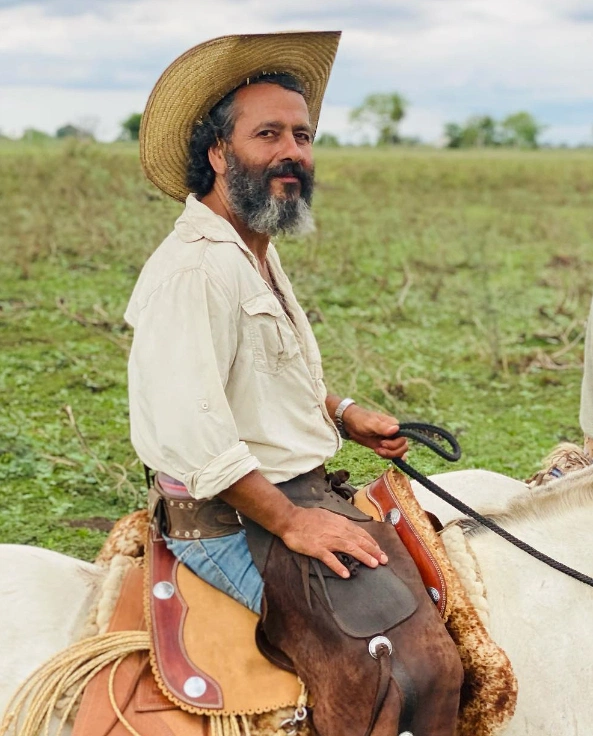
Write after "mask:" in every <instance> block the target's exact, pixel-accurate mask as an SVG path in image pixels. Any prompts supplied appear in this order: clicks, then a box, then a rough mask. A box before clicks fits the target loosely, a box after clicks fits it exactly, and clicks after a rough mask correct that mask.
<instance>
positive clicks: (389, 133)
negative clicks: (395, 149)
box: [350, 92, 408, 146]
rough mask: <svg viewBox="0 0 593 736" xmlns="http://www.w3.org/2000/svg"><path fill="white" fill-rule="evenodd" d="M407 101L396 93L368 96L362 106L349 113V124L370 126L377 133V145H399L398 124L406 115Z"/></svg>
mask: <svg viewBox="0 0 593 736" xmlns="http://www.w3.org/2000/svg"><path fill="white" fill-rule="evenodd" d="M407 106H408V103H407V101H406V100H405V99H404V98H403V97H402V96H401V95H400V94H398V93H397V92H391V93H375V94H372V95H368V96H367V97H365V99H364V100H363V103H362V105H360V106H359V107H356V108H354V110H352V111H351V112H350V122H351V123H354V124H355V125H359V126H361V127H364V126H371V127H373V128H374V129H375V130H376V132H377V145H379V146H381V145H394V144H396V143H399V141H400V137H399V124H400V122H401V121H402V120H403V118H404V116H405V114H406V108H407Z"/></svg>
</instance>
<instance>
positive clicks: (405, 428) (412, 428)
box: [0, 422, 593, 736]
mask: <svg viewBox="0 0 593 736" xmlns="http://www.w3.org/2000/svg"><path fill="white" fill-rule="evenodd" d="M420 428H421V429H422V431H417V430H419V429H420ZM427 434H431V435H433V436H438V437H442V438H443V439H445V440H447V442H449V443H450V444H451V447H452V448H453V452H447V451H446V450H445V449H444V448H442V447H441V446H440V445H437V443H436V442H434V441H433V440H432V439H430V438H429V437H428V436H426V435H427ZM394 437H408V438H410V439H413V440H416V441H417V442H420V443H421V444H423V445H426V446H427V447H430V448H431V449H432V450H434V451H435V452H436V453H437V454H438V455H440V456H441V457H444V458H446V459H450V460H458V459H459V457H460V455H461V450H460V449H459V444H458V442H457V440H456V439H455V438H454V437H453V436H452V435H451V434H450V433H449V432H447V431H446V430H444V429H442V428H441V427H436V426H433V425H431V424H418V423H412V422H410V423H409V424H401V425H400V428H399V431H398V432H397V433H396V434H395V435H394ZM436 448H438V450H437V449H436ZM458 450H459V452H458ZM447 456H448V457H447ZM392 462H393V464H394V465H395V466H396V467H398V468H399V469H400V470H401V471H403V472H404V473H406V475H409V476H410V478H412V479H413V480H415V481H417V482H418V483H420V484H421V485H423V486H424V487H425V488H426V489H427V490H429V491H430V492H431V493H434V494H435V496H438V497H439V498H440V499H442V500H443V501H445V502H446V503H448V504H450V505H451V506H453V507H454V508H456V509H457V510H458V511H461V513H462V514H465V515H466V516H471V518H472V519H475V520H476V521H477V522H478V523H480V524H482V526H485V527H486V528H487V529H490V531H492V532H494V533H495V534H498V536H499V537H502V538H503V539H504V540H506V541H507V542H510V543H511V544H513V545H514V546H515V547H518V548H519V549H520V550H522V551H523V552H526V553H527V554H528V555H531V557H535V559H536V560H539V561H540V562H544V563H545V564H546V565H549V566H550V567H552V568H554V570H558V571H559V572H563V573H564V574H565V575H568V576H569V577H571V578H574V579H575V580H578V581H579V582H581V583H584V584H585V585H589V586H591V587H593V578H592V577H590V576H589V575H585V574H584V573H582V572H579V571H578V570H574V569H573V568H572V567H569V566H568V565H565V564H563V563H562V562H558V560H555V559H553V558H552V557H549V556H548V555H546V554H544V553H543V552H540V551H539V550H537V549H535V547H532V546H531V545H530V544H527V542H523V541H522V540H521V539H518V538H517V537H515V536H514V535H513V534H511V533H510V532H507V530H506V529H503V528H502V527H501V526H499V525H498V524H497V523H496V522H495V521H492V519H489V518H488V517H487V516H482V514H479V513H478V512H477V511H475V510H474V509H472V508H471V506H468V505H467V504H465V503H463V501H460V500H459V499H458V498H455V496H452V495H451V494H450V493H449V492H448V491H445V489H444V488H441V487H440V486H438V485H437V484H436V483H433V481H431V480H430V479H429V478H427V477H426V476H425V475H422V473H419V472H418V471H417V470H416V469H415V468H413V467H412V466H411V465H408V463H407V462H406V461H405V460H402V459H401V458H399V457H394V458H392ZM0 736H1V735H0Z"/></svg>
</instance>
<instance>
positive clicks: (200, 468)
mask: <svg viewBox="0 0 593 736" xmlns="http://www.w3.org/2000/svg"><path fill="white" fill-rule="evenodd" d="M237 319H238V315H237V313H236V310H235V309H233V307H232V306H231V303H230V301H229V298H228V295H227V294H226V293H225V291H224V289H223V288H222V287H221V285H220V284H217V283H213V282H212V279H211V277H209V276H208V275H207V274H206V273H205V272H204V271H202V270H201V269H200V268H194V269H189V270H186V271H182V272H178V273H176V274H174V275H173V276H171V277H170V278H168V279H167V280H166V281H164V282H163V283H161V284H160V285H159V286H158V288H157V289H156V290H155V291H154V292H153V293H152V294H150V296H149V297H148V299H147V301H146V303H145V304H143V305H141V308H140V309H139V310H138V312H137V314H136V315H135V319H134V324H133V326H134V340H133V344H132V350H131V353H130V360H129V395H130V423H131V436H132V443H133V445H134V447H135V449H136V452H137V453H138V455H139V457H140V459H141V460H142V461H143V462H144V463H146V464H147V465H148V466H149V467H151V468H156V469H158V470H163V471H164V472H166V473H168V474H169V475H171V476H173V477H175V478H177V479H179V480H181V481H182V482H183V483H184V484H185V485H186V486H187V488H188V490H189V492H190V493H191V494H192V495H193V496H194V497H195V498H210V497H212V496H215V495H216V494H217V493H220V492H221V491H223V490H225V489H227V488H228V487H229V486H230V485H231V484H232V483H234V482H236V481H237V480H239V479H240V478H242V477H243V476H245V475H246V474H247V473H249V472H251V471H252V470H255V469H256V468H258V467H259V462H258V460H257V458H255V457H254V456H253V455H252V454H250V452H249V449H248V447H247V445H246V444H245V443H244V442H242V441H241V440H240V438H239V435H238V431H237V427H236V424H235V421H234V418H233V414H232V412H231V409H230V407H229V404H228V401H227V398H226V395H225V386H226V382H227V380H228V376H229V370H230V367H231V365H232V363H233V359H234V356H235V352H236V349H237Z"/></svg>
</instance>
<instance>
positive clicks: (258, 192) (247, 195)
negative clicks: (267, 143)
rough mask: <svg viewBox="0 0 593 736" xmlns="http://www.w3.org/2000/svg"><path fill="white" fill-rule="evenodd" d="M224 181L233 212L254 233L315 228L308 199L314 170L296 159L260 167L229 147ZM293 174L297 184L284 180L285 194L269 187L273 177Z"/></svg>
mask: <svg viewBox="0 0 593 736" xmlns="http://www.w3.org/2000/svg"><path fill="white" fill-rule="evenodd" d="M226 162H227V174H226V184H227V189H228V197H229V203H230V206H231V209H232V210H233V213H234V214H235V215H236V216H237V217H239V218H240V219H241V220H242V221H243V222H244V223H245V225H246V226H247V227H248V228H249V230H251V231H252V232H254V233H262V234H265V235H277V234H278V233H283V234H287V235H306V234H307V233H311V232H313V231H314V230H315V223H314V221H313V213H312V212H311V200H312V198H313V185H314V170H313V169H311V170H308V169H305V168H304V167H303V166H302V164H300V163H298V162H296V161H286V162H285V163H282V164H279V165H278V166H273V167H269V168H266V169H261V168H258V167H256V166H248V165H247V164H244V163H243V162H242V161H241V160H240V159H239V157H238V156H236V155H235V154H234V153H233V152H232V151H228V152H227V155H226ZM277 176H293V177H295V178H296V179H298V182H299V183H298V184H297V183H293V184H284V196H281V197H279V196H276V195H275V194H272V193H271V191H270V184H271V182H272V179H273V178H274V177H277Z"/></svg>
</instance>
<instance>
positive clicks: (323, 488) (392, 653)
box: [243, 471, 463, 736]
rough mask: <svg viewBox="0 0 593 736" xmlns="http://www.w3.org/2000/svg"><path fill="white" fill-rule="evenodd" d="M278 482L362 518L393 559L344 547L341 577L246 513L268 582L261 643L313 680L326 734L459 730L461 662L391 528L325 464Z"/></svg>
mask: <svg viewBox="0 0 593 736" xmlns="http://www.w3.org/2000/svg"><path fill="white" fill-rule="evenodd" d="M278 487H279V488H280V489H281V490H282V491H283V492H284V493H285V494H286V495H287V496H288V498H290V499H291V501H292V502H293V503H294V504H295V505H297V506H303V507H314V506H316V507H321V508H325V509H327V510H329V511H331V512H333V513H337V514H340V515H342V516H345V517H347V518H349V519H350V520H352V521H353V522H354V523H356V524H361V525H363V526H364V528H365V530H366V531H367V532H368V533H369V534H371V536H373V537H374V538H375V539H376V540H377V542H378V543H379V545H380V547H381V549H382V550H383V551H384V552H385V553H386V554H387V556H388V558H389V562H388V564H387V565H379V566H378V567H377V568H370V567H367V566H365V565H362V564H359V563H358V562H357V561H356V560H354V559H352V558H350V557H349V556H348V555H345V554H340V553H339V554H338V557H339V558H340V560H341V561H342V562H343V563H344V564H345V565H346V567H348V568H349V569H350V572H351V576H350V578H347V579H343V578H341V577H339V576H338V575H336V574H335V573H333V572H332V571H331V570H330V569H329V568H328V567H327V566H326V565H324V564H323V563H321V562H320V561H319V560H316V559H314V558H310V557H307V556H304V555H300V554H297V553H294V552H292V551H291V550H289V549H288V548H287V547H286V545H285V544H284V543H283V542H282V540H280V539H279V538H278V537H275V536H273V535H271V534H270V533H269V532H267V531H266V530H265V529H263V528H262V527H260V526H259V525H257V524H255V523H254V522H252V521H250V520H249V519H243V523H244V525H245V528H246V530H247V540H248V544H249V547H250V551H251V553H252V555H253V559H254V562H255V564H256V565H257V567H258V569H259V570H260V572H261V574H262V577H263V579H264V597H263V601H262V615H261V618H260V621H259V623H258V629H257V638H258V644H259V646H260V649H261V651H262V653H264V654H265V655H266V656H267V657H268V658H269V659H270V660H271V661H273V662H274V663H275V664H277V665H279V666H281V667H284V668H285V669H289V670H291V671H293V672H296V673H297V674H298V675H299V676H300V677H301V679H302V680H303V681H304V682H305V684H306V685H307V687H308V689H309V692H310V694H311V696H312V699H313V702H314V707H313V724H314V727H315V729H316V731H317V733H318V734H319V736H344V734H346V733H347V734H348V736H397V734H400V733H404V732H411V733H412V734H414V736H453V734H454V733H455V724H456V718H457V712H458V706H459V692H460V688H461V683H462V679H463V670H462V667H461V662H460V659H459V655H458V653H457V649H456V647H455V645H454V643H453V641H452V640H451V638H450V637H449V634H448V633H447V631H446V629H445V626H444V624H443V621H442V619H441V617H440V616H439V613H438V611H437V609H436V607H435V605H434V604H433V602H432V601H431V599H430V597H429V595H428V594H427V592H426V589H425V587H424V584H423V583H422V579H421V577H420V575H419V573H418V570H417V568H416V566H415V564H414V562H413V561H412V558H411V557H410V555H409V553H408V551H407V550H406V548H405V546H404V545H403V543H402V542H401V540H400V538H399V536H398V534H397V532H396V531H395V529H394V528H393V526H392V525H391V524H386V523H382V522H377V521H374V520H373V519H371V517H369V516H367V515H366V514H364V513H363V512H362V511H360V510H359V509H357V508H355V507H354V506H353V505H352V504H351V503H349V502H348V500H346V498H344V496H349V495H350V493H349V492H348V490H346V492H345V493H343V494H342V488H341V487H340V486H339V484H338V483H334V484H333V489H332V485H330V483H329V482H328V480H326V479H325V478H324V476H323V474H321V473H319V471H312V472H311V473H307V474H305V475H303V476H299V477H298V478H295V479H294V480H292V481H288V482H286V483H282V484H279V486H278ZM346 489H349V487H348V486H346ZM336 490H337V492H335V491H336Z"/></svg>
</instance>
